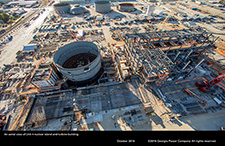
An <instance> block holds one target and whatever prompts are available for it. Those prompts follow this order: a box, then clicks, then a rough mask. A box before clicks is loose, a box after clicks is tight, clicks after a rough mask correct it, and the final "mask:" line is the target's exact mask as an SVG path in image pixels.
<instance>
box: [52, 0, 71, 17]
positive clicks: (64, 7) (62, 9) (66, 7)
mask: <svg viewBox="0 0 225 146" xmlns="http://www.w3.org/2000/svg"><path fill="white" fill-rule="evenodd" d="M53 6H54V8H55V10H56V11H58V12H59V13H60V14H63V13H68V12H69V11H70V4H69V3H63V2H62V3H57V4H54V5H53Z"/></svg>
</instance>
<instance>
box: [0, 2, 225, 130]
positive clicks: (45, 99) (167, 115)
mask: <svg viewBox="0 0 225 146" xmlns="http://www.w3.org/2000/svg"><path fill="white" fill-rule="evenodd" d="M22 10H23V11H22ZM206 10H207V11H206ZM1 11H3V13H8V12H9V11H10V12H14V13H16V14H17V13H19V12H21V11H22V12H23V13H22V14H21V13H20V14H18V15H19V16H18V20H15V23H13V24H4V27H3V25H1V26H0V27H1V34H0V37H1V40H0V41H1V47H0V51H1V55H0V69H1V72H0V87H1V88H0V91H1V92H0V116H1V117H0V126H1V130H3V131H48V130H52V131H59V130H61V131H112V130H113V131H121V130H122V131H133V130H134V131H135V130H138V131H142V130H145V131H159V130H175V131H178V130H185V131H187V130H191V131H196V130H213V131H218V130H223V127H224V126H225V116H224V114H225V109H224V107H225V58H224V57H225V52H224V50H225V41H224V40H225V30H224V28H225V20H224V17H223V16H224V12H223V11H225V6H224V5H223V4H221V3H210V2H208V1H204V0H202V1H201V0H200V1H197V2H195V1H176V0H163V1H161V0H159V1H158V0H132V1H129V0H119V1H117V0H116V1H113V0H112V1H108V0H104V1H101V0H74V1H69V0H60V1H57V0H55V1H45V0H40V1H35V3H27V2H26V1H24V3H21V2H19V1H18V2H17V1H15V2H5V3H4V4H2V5H1ZM18 11H19V12H18ZM24 11H26V12H24ZM3 29H4V30H3ZM2 30H3V31H2Z"/></svg>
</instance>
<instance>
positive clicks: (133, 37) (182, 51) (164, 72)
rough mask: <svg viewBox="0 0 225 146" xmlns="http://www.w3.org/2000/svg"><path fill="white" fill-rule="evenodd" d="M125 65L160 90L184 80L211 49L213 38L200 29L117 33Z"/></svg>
mask: <svg viewBox="0 0 225 146" xmlns="http://www.w3.org/2000/svg"><path fill="white" fill-rule="evenodd" d="M117 33H118V35H119V37H120V38H121V40H123V41H124V42H125V44H124V48H125V53H126V56H127V58H128V59H129V60H130V62H128V64H129V65H130V69H131V71H132V73H133V74H134V75H138V76H139V77H140V78H141V79H142V81H143V82H144V83H152V82H155V83H156V85H157V86H162V84H164V83H165V82H166V81H171V80H175V79H181V78H186V77H187V76H188V75H189V74H190V73H191V72H192V71H193V70H194V69H195V68H196V67H198V66H199V65H200V64H201V63H202V62H203V61H204V57H200V56H203V55H204V54H206V53H210V52H211V51H212V50H213V49H214V48H215V46H214V42H215V41H216V39H217V38H215V37H214V36H213V35H212V34H209V33H207V32H206V31H204V30H202V29H183V30H170V31H154V32H149V31H147V32H145V33H138V32H136V33H130V34H129V33H124V32H123V33H121V32H120V31H119V30H118V32H117Z"/></svg>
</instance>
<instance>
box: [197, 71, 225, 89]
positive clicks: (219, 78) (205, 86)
mask: <svg viewBox="0 0 225 146" xmlns="http://www.w3.org/2000/svg"><path fill="white" fill-rule="evenodd" d="M224 80H225V72H224V73H222V74H221V75H219V76H217V77H216V78H214V79H212V80H211V81H204V82H196V83H195V85H197V86H198V88H199V89H200V90H201V91H202V92H207V91H208V89H209V88H210V87H212V86H214V85H216V84H217V83H219V82H221V81H224Z"/></svg>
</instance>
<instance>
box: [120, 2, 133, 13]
mask: <svg viewBox="0 0 225 146" xmlns="http://www.w3.org/2000/svg"><path fill="white" fill-rule="evenodd" d="M118 10H119V11H122V12H133V11H135V10H136V9H135V8H134V4H131V3H121V4H119V6H118Z"/></svg>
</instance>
